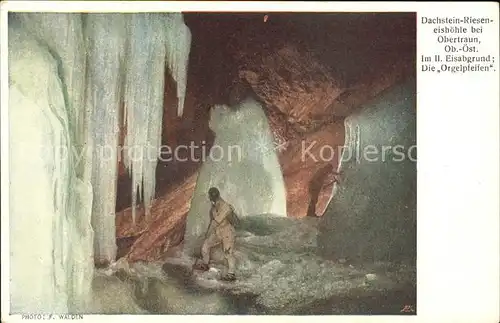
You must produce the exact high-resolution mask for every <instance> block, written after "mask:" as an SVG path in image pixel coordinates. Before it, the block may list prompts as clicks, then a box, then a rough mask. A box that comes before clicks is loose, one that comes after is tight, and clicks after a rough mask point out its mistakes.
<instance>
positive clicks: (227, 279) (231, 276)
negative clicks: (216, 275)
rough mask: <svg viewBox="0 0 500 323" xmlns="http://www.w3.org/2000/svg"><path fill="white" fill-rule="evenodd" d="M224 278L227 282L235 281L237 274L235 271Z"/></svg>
mask: <svg viewBox="0 0 500 323" xmlns="http://www.w3.org/2000/svg"><path fill="white" fill-rule="evenodd" d="M222 280H224V281H227V282H234V281H235V280H236V275H235V274H233V273H227V274H226V275H224V276H223V277H222Z"/></svg>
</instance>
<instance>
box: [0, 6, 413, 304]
mask: <svg viewBox="0 0 500 323" xmlns="http://www.w3.org/2000/svg"><path fill="white" fill-rule="evenodd" d="M8 25H9V28H8V47H9V48H8V64H9V65H8V69H9V101H8V102H9V104H8V118H9V153H10V157H9V160H8V163H9V182H10V187H9V193H8V194H9V226H10V235H9V236H10V238H9V241H10V243H9V244H10V267H9V274H10V297H11V308H10V310H11V313H26V312H29V313H88V314H102V313H107V314H110V313H115V314H131V313H134V314H135V313H144V314H376V313H383V314H390V313H393V314H394V313H399V312H400V309H401V308H402V307H403V306H404V305H407V304H412V306H415V302H416V102H415V101H416V84H415V51H416V48H415V47H416V38H415V37H416V30H415V14H414V13H408V14H406V13H314V14H312V13H311V14H306V13H271V14H270V13H195V12H190V13H178V12H177V13H173V12H169V13H131V14H122V13H10V14H9V22H8ZM210 187H217V188H218V189H219V191H220V194H221V196H222V197H223V198H224V199H225V200H226V201H228V202H229V203H231V205H232V206H233V207H234V210H235V212H236V214H237V215H238V216H239V219H240V223H239V225H238V226H237V227H236V238H235V251H234V255H235V258H236V260H237V270H236V277H237V280H236V281H235V282H224V281H221V280H220V279H219V277H220V275H221V274H222V273H224V271H225V263H224V257H223V256H224V254H223V253H222V251H221V250H219V249H214V251H213V255H212V256H213V257H212V259H213V263H212V264H211V268H210V270H208V271H206V272H203V273H193V272H192V270H191V266H192V265H193V262H195V261H196V258H197V257H199V255H198V253H199V248H200V246H201V244H202V242H203V238H204V234H205V232H206V230H207V226H208V224H209V221H210V220H209V216H208V214H209V210H210V202H209V200H208V198H207V191H208V189H209V188H210ZM49 193H50V194H49ZM28 285H29V286H30V288H27V286H28Z"/></svg>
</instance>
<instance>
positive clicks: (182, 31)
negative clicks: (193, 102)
mask: <svg viewBox="0 0 500 323" xmlns="http://www.w3.org/2000/svg"><path fill="white" fill-rule="evenodd" d="M165 23H166V31H167V33H166V37H167V38H166V40H167V63H168V68H169V70H170V74H171V75H172V78H173V79H174V80H175V82H176V83H177V99H178V106H177V115H178V116H179V117H181V116H182V113H183V111H184V99H185V97H186V85H187V69H188V60H189V52H190V49H191V31H190V30H189V28H188V27H187V26H186V25H185V24H184V19H183V16H182V14H181V13H170V14H168V15H167V16H166V17H165Z"/></svg>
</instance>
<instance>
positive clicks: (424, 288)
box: [0, 1, 500, 323]
mask: <svg viewBox="0 0 500 323" xmlns="http://www.w3.org/2000/svg"><path fill="white" fill-rule="evenodd" d="M7 11H47V12H49V11H50V12H54V11H58V12H74V11H101V12H144V11H151V12H153V11H198V12H201V11H203V12H206V11H219V12H228V11H247V12H248V11H253V12H260V11H262V12H263V13H270V12H275V11H289V12H306V11H307V12H320V11H321V12H325V11H337V12H338V11H349V12H360V11H365V12H384V11H392V12H396V11H417V12H418V16H419V17H420V16H429V17H431V16H464V15H468V16H469V15H470V16H488V17H491V18H493V19H494V20H495V23H494V25H492V26H491V27H490V28H489V30H490V32H489V33H490V34H489V35H487V36H483V37H484V41H483V42H484V43H486V44H483V45H484V46H486V47H489V48H488V50H490V51H492V53H493V54H495V55H496V60H497V61H496V66H497V72H496V73H490V74H468V75H459V74H457V75H449V76H446V75H440V76H439V77H438V76H437V75H434V74H427V73H418V79H417V86H418V87H417V92H418V96H417V102H418V103H417V104H418V124H417V127H418V134H417V135H418V221H417V226H418V265H417V272H418V283H419V285H418V291H417V307H418V315H417V316H414V317H386V316H371V317H369V316H335V317H330V316H316V317H314V318H311V317H292V316H273V317H271V318H269V317H264V316H258V317H251V316H237V317H234V316H223V317H220V316H196V317H188V316H168V317H167V318H165V317H163V316H159V315H158V316H153V315H149V316H137V315H135V316H132V315H120V316H114V315H113V316H110V315H94V316H92V315H85V319H84V320H85V321H90V320H102V321H106V322H108V321H109V320H114V319H116V320H119V321H120V322H127V321H132V320H134V321H140V320H144V319H147V320H148V321H155V320H158V321H161V322H164V321H165V320H169V321H186V322H187V321H190V320H200V321H203V322H206V323H210V322H220V321H221V320H228V321H229V322H232V321H233V320H238V321H241V322H243V321H246V320H268V319H274V320H283V322H288V321H290V322H298V321H301V322H303V321H307V320H315V321H323V320H324V321H325V322H326V321H328V322H331V321H332V320H335V321H340V322H342V321H344V322H365V321H370V322H388V321H389V322H398V321H401V322H403V321H405V322H406V321H415V322H416V321H418V322H426V323H432V322H439V323H444V322H450V323H455V322H457V323H460V322H467V323H468V322H478V323H483V322H484V323H496V322H498V320H499V318H500V316H499V308H498V307H499V302H500V301H499V294H498V293H499V290H500V286H499V261H498V257H499V253H500V250H499V243H500V241H499V238H498V230H499V202H498V201H499V195H500V191H499V185H498V178H499V171H498V168H499V166H498V165H499V146H500V145H499V140H498V138H499V130H498V129H499V128H498V122H499V99H498V89H499V87H500V86H499V72H498V69H499V64H498V59H499V57H498V47H499V41H498V39H499V37H498V29H499V28H498V26H499V25H498V21H499V14H498V12H499V7H498V4H497V3H496V2H488V3H485V2H472V3H471V2H469V3H464V2H454V3H450V2H439V3H432V4H431V3H425V2H422V3H417V2H394V3H393V2H320V3H318V2H212V1H207V2H183V1H174V2H163V1H157V2H144V1H132V2H125V1H114V2H104V1H102V2H85V1H81V2H70V1H60V2H49V1H11V2H2V3H1V17H0V18H1V19H0V20H1V27H2V28H1V35H0V40H1V42H2V43H1V44H2V47H1V73H2V74H1V81H2V84H1V85H2V88H1V90H2V92H1V94H2V95H1V103H2V109H1V112H2V117H1V140H2V142H1V143H2V145H1V151H2V159H1V160H2V163H1V173H2V174H3V176H2V192H3V194H2V195H1V199H2V200H1V211H2V213H1V214H2V226H1V227H2V234H1V242H2V256H1V257H2V258H1V259H2V262H1V263H2V282H3V283H2V315H3V316H4V315H5V313H8V309H9V306H8V305H9V304H8V302H6V300H8V291H7V287H8V281H9V280H8V262H9V261H8V254H9V253H8V242H9V241H8V235H9V231H8V205H9V204H8V202H9V201H8V194H7V192H8V169H9V168H8V122H7V118H8V109H7V102H8V96H7V90H8V81H7V80H8V72H7V48H6V41H7V37H6V36H7V35H6V34H7V24H6V20H7V19H6V17H7ZM271 18H272V17H271ZM417 22H418V19H417ZM485 35H486V34H485ZM387 37H390V35H387ZM417 39H418V40H417V47H418V53H417V65H418V66H420V65H419V64H418V59H419V57H420V53H431V52H433V51H436V48H437V47H436V46H437V44H436V42H435V41H434V39H433V38H432V34H431V33H430V31H429V29H428V27H425V26H421V25H420V23H419V25H418V36H417ZM34 243H36V241H35V242H34ZM4 320H7V321H8V322H11V321H17V320H18V318H15V317H9V318H7V319H6V318H5V317H3V318H2V321H4Z"/></svg>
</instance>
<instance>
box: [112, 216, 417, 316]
mask: <svg viewBox="0 0 500 323" xmlns="http://www.w3.org/2000/svg"><path fill="white" fill-rule="evenodd" d="M318 223H319V222H318V219H315V218H305V219H293V218H286V217H273V216H267V215H259V216H255V217H246V218H244V219H243V220H242V225H241V227H240V228H239V229H238V231H237V237H236V252H235V256H236V259H237V264H238V265H237V272H236V275H237V278H238V279H237V281H235V282H231V283H228V282H223V281H221V280H220V279H218V278H220V276H221V275H223V274H224V273H225V264H224V260H223V257H222V252H221V250H214V252H212V258H213V261H212V262H211V269H210V270H209V271H207V272H198V271H196V272H192V270H191V267H192V265H193V263H194V261H195V259H194V258H193V257H192V256H189V255H186V252H185V251H184V250H181V249H179V250H178V252H177V253H173V254H171V255H169V257H168V258H166V259H164V261H161V262H157V263H135V264H132V265H130V267H129V268H127V270H126V272H127V273H126V274H124V275H122V276H123V277H122V278H121V280H122V282H125V281H126V282H128V283H129V284H131V285H130V286H132V287H131V288H132V290H133V297H134V302H135V303H136V304H138V306H139V307H140V308H141V309H142V310H145V311H146V312H148V313H151V314H198V315H201V314H205V315H207V314H222V315H224V314H247V315H248V314H249V315H263V314H264V315H321V314H323V315H327V314H329V315H332V314H357V315H367V314H372V315H373V314H384V315H401V314H415V311H416V287H415V286H416V270H415V268H414V266H411V265H410V264H409V263H406V264H405V263H398V264H395V263H382V262H379V263H365V264H363V263H358V264H348V263H339V262H335V261H331V260H327V259H323V258H321V257H320V256H318V255H317V253H316V250H317V247H318V246H317V239H316V237H317V226H318ZM117 273H118V272H115V276H116V274H117ZM108 276H109V274H108ZM130 282H132V283H130Z"/></svg>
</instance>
